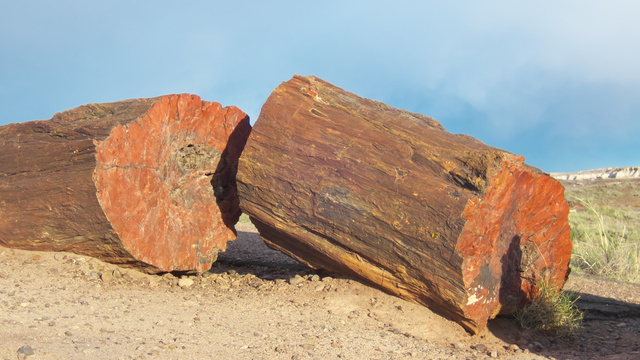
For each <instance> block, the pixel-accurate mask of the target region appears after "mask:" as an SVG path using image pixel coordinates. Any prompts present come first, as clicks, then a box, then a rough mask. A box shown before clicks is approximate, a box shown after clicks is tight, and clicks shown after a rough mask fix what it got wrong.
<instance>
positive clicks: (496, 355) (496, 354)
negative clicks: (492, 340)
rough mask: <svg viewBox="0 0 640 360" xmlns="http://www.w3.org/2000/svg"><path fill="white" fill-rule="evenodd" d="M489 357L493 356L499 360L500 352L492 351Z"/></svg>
mask: <svg viewBox="0 0 640 360" xmlns="http://www.w3.org/2000/svg"><path fill="white" fill-rule="evenodd" d="M489 356H491V357H492V358H497V357H498V352H497V351H492V352H490V353H489Z"/></svg>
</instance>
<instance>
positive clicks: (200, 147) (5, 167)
mask: <svg viewBox="0 0 640 360" xmlns="http://www.w3.org/2000/svg"><path fill="white" fill-rule="evenodd" d="M250 130H251V126H250V125H249V119H248V117H247V115H246V114H244V113H243V112H242V111H240V110H239V109H238V108H236V107H225V108H223V107H222V106H221V105H220V104H218V103H215V102H206V101H202V100H201V99H200V98H199V97H198V96H195V95H186V94H183V95H168V96H162V97H157V98H150V99H135V100H125V101H120V102H115V103H106V104H90V105H85V106H80V107H78V108H76V109H72V110H68V111H65V112H62V113H58V114H56V115H55V116H54V117H53V118H52V119H51V120H44V121H32V122H27V123H19V124H10V125H6V126H2V127H0V245H4V246H7V247H13V248H20V249H28V250H52V251H70V252H75V253H78V254H84V255H89V256H94V257H98V258H100V259H102V260H105V261H108V262H112V263H117V264H123V265H129V266H134V267H139V268H140V269H142V270H144V271H146V272H168V271H205V270H207V269H209V268H210V267H211V263H212V262H214V261H215V259H216V257H217V253H218V252H219V251H223V250H224V249H225V248H226V242H227V241H229V240H233V239H235V230H234V228H233V225H234V224H235V223H236V222H237V220H238V217H239V216H240V208H239V204H238V197H237V191H236V188H235V173H236V172H237V160H238V158H239V156H240V153H241V152H242V149H243V147H244V144H245V142H246V139H247V137H248V135H249V132H250Z"/></svg>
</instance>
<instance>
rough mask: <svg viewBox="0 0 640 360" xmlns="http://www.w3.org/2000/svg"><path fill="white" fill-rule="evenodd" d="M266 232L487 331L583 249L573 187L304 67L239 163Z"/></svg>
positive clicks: (317, 259) (285, 246)
mask: <svg viewBox="0 0 640 360" xmlns="http://www.w3.org/2000/svg"><path fill="white" fill-rule="evenodd" d="M238 191H239V195H240V206H241V207H242V210H243V211H244V212H245V213H247V214H248V215H249V216H250V217H251V219H252V221H253V222H254V224H255V225H256V227H257V228H258V230H259V231H260V234H261V236H262V238H263V239H264V241H265V242H267V243H268V244H269V245H270V246H272V247H274V248H276V249H279V250H281V251H283V252H285V253H286V254H289V255H290V256H292V257H294V258H296V259H297V260H299V261H301V262H303V263H306V264H308V265H310V266H312V267H315V268H321V269H324V270H327V271H330V272H334V273H342V274H351V275H353V276H357V277H359V278H361V279H364V280H366V281H368V282H370V283H372V284H375V285H377V286H378V287H380V288H382V289H385V290H386V291H388V292H390V293H393V294H395V295H397V296H400V297H402V298H405V299H408V300H412V301H415V302H418V303H421V304H425V305H427V306H429V307H431V308H433V309H434V310H436V311H439V312H441V313H443V314H445V315H448V316H449V317H451V318H452V319H454V320H456V321H457V322H459V323H460V324H461V325H463V326H464V327H465V328H466V329H468V330H469V331H471V332H474V333H476V332H478V331H479V330H481V329H482V328H483V327H484V326H485V325H486V322H487V320H489V319H491V318H493V317H495V316H496V315H497V314H498V313H499V312H501V311H502V312H506V313H508V312H511V311H513V310H514V309H515V308H516V307H517V306H519V305H521V304H522V303H523V302H524V301H526V299H527V298H528V297H529V296H530V295H531V294H532V292H533V291H535V288H536V285H537V284H538V283H539V281H541V280H545V281H547V282H548V283H550V284H551V285H552V286H558V287H561V286H562V285H563V283H564V281H565V279H566V276H567V274H568V263H569V257H570V254H571V242H570V238H569V226H568V221H567V215H568V211H569V208H568V206H567V204H566V202H565V200H564V196H563V193H564V189H563V187H562V186H561V185H560V184H559V183H558V182H557V181H556V180H554V179H552V178H550V177H549V176H548V175H546V174H544V173H542V172H541V171H539V170H538V169H535V168H532V167H530V166H527V165H525V164H524V163H523V158H522V157H520V156H516V155H513V154H510V153H507V152H505V151H502V150H499V149H496V148H492V147H489V146H487V145H485V144H483V143H481V142H480V141H477V140H475V139H473V138H471V137H468V136H463V135H453V134H450V133H448V132H446V131H445V130H444V129H443V128H442V126H441V125H440V124H439V123H438V122H436V121H435V120H433V119H431V118H428V117H426V116H422V115H418V114H413V113H409V112H406V111H401V110H397V109H394V108H391V107H389V106H386V105H384V104H382V103H379V102H375V101H371V100H367V99H363V98H360V97H358V96H356V95H354V94H351V93H348V92H346V91H344V90H342V89H340V88H338V87H335V86H333V85H331V84H329V83H327V82H325V81H322V80H320V79H317V78H315V77H300V76H295V77H294V78H293V79H292V80H290V81H288V82H286V83H283V84H282V85H280V86H279V87H278V88H277V89H276V90H275V91H274V92H273V93H272V94H271V96H270V97H269V99H268V100H267V102H266V103H265V104H264V106H263V108H262V112H261V114H260V116H259V118H258V119H257V121H256V123H255V125H254V127H253V130H252V133H251V135H250V137H249V140H248V142H247V145H246V147H245V150H244V152H243V154H242V156H241V158H240V164H239V171H238Z"/></svg>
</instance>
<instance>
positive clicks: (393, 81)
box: [0, 0, 640, 172]
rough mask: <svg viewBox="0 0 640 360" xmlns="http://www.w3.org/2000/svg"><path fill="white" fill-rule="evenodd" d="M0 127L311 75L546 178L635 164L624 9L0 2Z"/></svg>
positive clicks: (253, 107)
mask: <svg viewBox="0 0 640 360" xmlns="http://www.w3.org/2000/svg"><path fill="white" fill-rule="evenodd" d="M2 2H3V4H2V11H1V12H0V125H3V124H8V123H12V122H22V121H29V120H39V119H49V118H51V116H52V115H53V114H54V113H56V112H59V111H63V110H66V109H70V108H74V107H76V106H80V105H83V104H87V103H99V102H110V101H118V100H124V99H130V98H139V97H153V96H158V95H163V94H170V93H194V94H198V95H200V96H201V97H202V98H203V99H204V100H209V101H217V102H220V103H222V104H223V105H225V106H226V105H236V106H238V107H240V108H241V109H242V110H244V111H245V112H247V113H248V114H249V115H250V116H251V118H252V120H255V119H256V118H257V116H258V114H259V112H260V107H261V106H262V104H263V103H264V101H265V100H266V99H267V97H268V96H269V94H270V93H271V91H272V90H273V89H274V88H275V87H276V86H278V84H280V83H281V82H283V81H286V80H289V79H290V78H291V77H292V76H293V75H294V74H302V75H315V76H318V77H320V78H323V79H325V80H327V81H329V82H331V83H333V84H335V85H338V86H340V87H343V88H344V89H346V90H348V91H351V92H354V93H356V94H358V95H360V96H363V97H366V98H371V99H374V100H379V101H382V102H385V103H387V104H389V105H391V106H395V107H398V108H401V109H406V110H409V111H413V112H418V113H422V114H425V115H428V116H431V117H433V118H435V119H436V120H438V121H440V122H441V123H442V124H443V126H444V127H445V128H446V129H447V130H448V131H450V132H454V133H464V134H469V135H471V136H474V137H476V138H478V139H480V140H482V141H484V142H485V143H487V144H489V145H492V146H496V147H499V148H502V149H505V150H507V151H511V152H514V153H517V154H520V155H524V156H525V157H526V158H527V163H529V164H531V165H533V166H536V167H539V168H541V169H543V170H545V171H550V172H552V171H578V170H588V169H594V168H601V167H609V166H638V165H640V146H639V145H640V139H639V138H640V65H639V64H640V21H638V14H640V2H637V1H618V0H612V1H607V2H605V1H592V0H580V1H546V0H543V1H536V2H526V3H525V2H520V1H490V0H489V1H450V2H444V1H404V0H396V1H378V0H369V1H348V0H342V1H331V0H327V1H321V2H312V1H304V0H297V1H277V0H273V1H242V2H235V1H198V0H192V1H188V2H178V1H164V0H155V1H151V0H148V1H143V0H135V1H131V0H127V1H120V0H109V1H102V0H92V1H86V0H77V1H70V0H59V1H30V0H23V1H8V0H4V1H2Z"/></svg>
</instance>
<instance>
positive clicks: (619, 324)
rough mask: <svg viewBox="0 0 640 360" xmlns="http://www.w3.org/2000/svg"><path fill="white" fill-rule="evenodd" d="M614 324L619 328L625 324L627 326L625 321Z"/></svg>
mask: <svg viewBox="0 0 640 360" xmlns="http://www.w3.org/2000/svg"><path fill="white" fill-rule="evenodd" d="M616 326H617V327H619V328H621V327H626V326H627V323H623V322H621V323H618V324H617V325H616Z"/></svg>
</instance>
